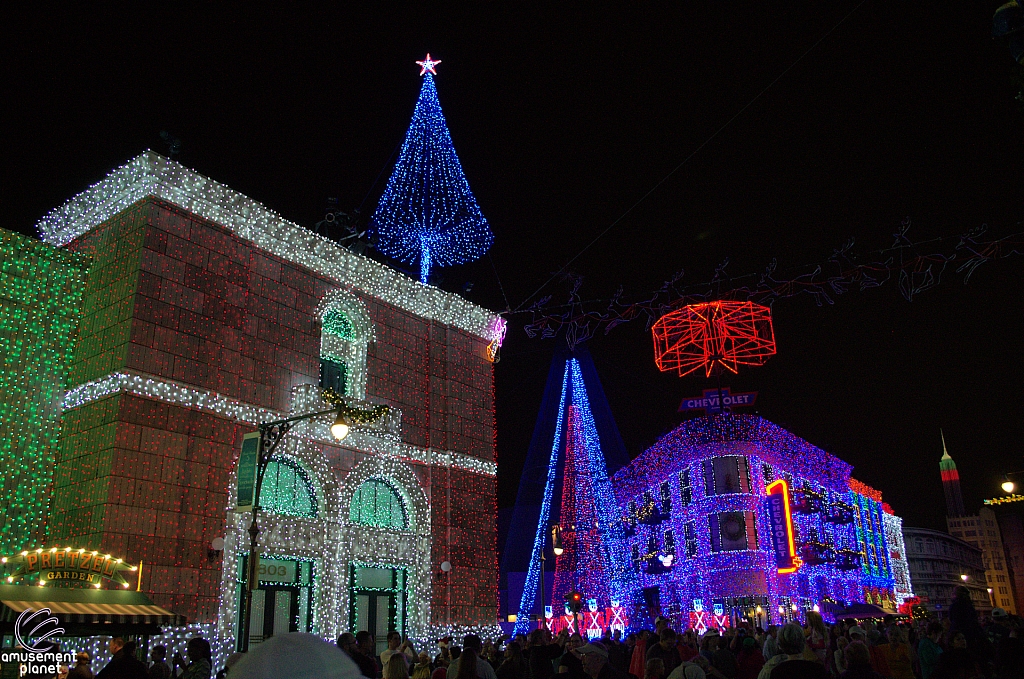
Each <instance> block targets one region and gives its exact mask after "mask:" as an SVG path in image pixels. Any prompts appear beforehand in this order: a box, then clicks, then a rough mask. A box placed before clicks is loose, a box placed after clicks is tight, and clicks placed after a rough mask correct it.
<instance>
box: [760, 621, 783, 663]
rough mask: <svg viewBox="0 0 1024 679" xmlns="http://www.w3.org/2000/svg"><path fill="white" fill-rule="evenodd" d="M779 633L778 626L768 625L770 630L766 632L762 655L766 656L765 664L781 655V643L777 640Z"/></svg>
mask: <svg viewBox="0 0 1024 679" xmlns="http://www.w3.org/2000/svg"><path fill="white" fill-rule="evenodd" d="M778 632H779V628H778V626H777V625H768V630H767V631H766V632H765V639H764V645H763V646H762V647H761V655H763V656H764V661H765V662H768V661H769V660H771V659H772V657H773V656H775V655H778V653H779V642H778V639H776V638H775V637H776V635H777V634H778Z"/></svg>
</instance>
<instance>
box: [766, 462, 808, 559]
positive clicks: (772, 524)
mask: <svg viewBox="0 0 1024 679" xmlns="http://www.w3.org/2000/svg"><path fill="white" fill-rule="evenodd" d="M765 492H766V493H767V494H768V498H767V504H768V525H769V528H770V531H771V538H772V548H773V550H774V552H775V564H776V566H778V569H779V573H795V572H796V571H797V570H798V569H799V568H800V566H801V565H803V561H801V560H800V557H799V556H797V554H796V543H795V541H794V539H793V513H792V511H791V510H790V507H789V484H788V483H786V480H785V479H779V480H778V481H773V482H772V483H769V484H768V487H767V488H765Z"/></svg>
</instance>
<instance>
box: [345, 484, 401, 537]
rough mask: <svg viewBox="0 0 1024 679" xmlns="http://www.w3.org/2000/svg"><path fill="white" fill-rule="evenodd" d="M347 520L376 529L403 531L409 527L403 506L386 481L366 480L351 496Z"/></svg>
mask: <svg viewBox="0 0 1024 679" xmlns="http://www.w3.org/2000/svg"><path fill="white" fill-rule="evenodd" d="M349 520H350V521H352V523H361V524H363V525H366V526H376V527H378V528H392V529H398V530H404V529H406V528H408V527H409V521H408V519H407V517H406V513H405V505H403V504H402V499H401V498H400V497H399V496H398V492H397V491H396V490H395V489H394V488H392V487H391V485H389V484H388V483H387V482H386V481H382V480H380V479H368V480H366V481H365V482H364V483H363V485H361V486H359V489H358V490H356V492H355V495H353V496H352V505H351V507H350V509H349Z"/></svg>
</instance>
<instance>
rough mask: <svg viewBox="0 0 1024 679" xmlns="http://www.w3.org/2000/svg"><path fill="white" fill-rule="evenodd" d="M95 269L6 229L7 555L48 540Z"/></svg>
mask: <svg viewBox="0 0 1024 679" xmlns="http://www.w3.org/2000/svg"><path fill="white" fill-rule="evenodd" d="M87 266H88V260H87V259H86V258H84V257H81V256H78V255H75V254H73V253H70V252H61V251H59V250H57V249H56V248H53V247H50V246H49V245H46V244H45V243H40V242H38V241H36V240H32V239H29V238H25V237H24V236H20V235H18V234H15V233H11V232H10V231H5V230H3V229H0V460H3V465H4V475H3V486H2V488H3V492H2V493H0V553H5V552H12V551H16V550H19V549H21V548H23V547H28V546H33V545H35V544H39V543H41V542H43V538H44V535H45V527H46V519H47V509H48V507H49V505H50V488H51V486H52V484H53V467H54V463H55V461H56V458H57V435H58V433H59V420H60V401H61V398H62V396H63V392H64V388H65V386H66V384H67V378H68V374H67V373H68V367H67V366H68V363H69V362H70V357H71V352H72V349H73V340H74V336H75V332H76V330H77V329H78V326H79V321H80V318H81V308H82V291H83V289H84V287H85V272H86V268H87Z"/></svg>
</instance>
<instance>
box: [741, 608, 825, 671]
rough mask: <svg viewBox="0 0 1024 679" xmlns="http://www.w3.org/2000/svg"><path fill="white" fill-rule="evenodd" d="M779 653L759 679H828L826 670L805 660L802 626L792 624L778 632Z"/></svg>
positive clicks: (765, 666) (769, 662)
mask: <svg viewBox="0 0 1024 679" xmlns="http://www.w3.org/2000/svg"><path fill="white" fill-rule="evenodd" d="M778 642H779V652H778V653H777V654H776V655H774V656H772V658H771V660H769V661H768V662H766V663H765V664H764V667H762V668H761V672H760V673H759V674H758V675H757V676H758V679H827V678H828V674H827V673H826V672H825V668H824V667H823V666H822V665H821V664H819V663H817V662H814V661H811V660H805V659H804V657H803V653H804V648H805V647H806V645H807V642H806V640H805V639H804V631H803V629H802V628H801V627H800V625H798V624H796V623H794V622H791V623H789V624H787V625H785V626H784V627H783V628H782V629H781V630H779V632H778Z"/></svg>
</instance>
